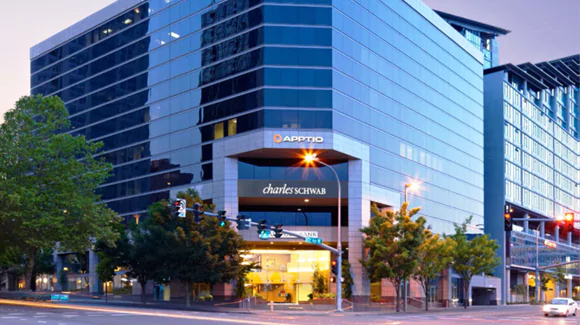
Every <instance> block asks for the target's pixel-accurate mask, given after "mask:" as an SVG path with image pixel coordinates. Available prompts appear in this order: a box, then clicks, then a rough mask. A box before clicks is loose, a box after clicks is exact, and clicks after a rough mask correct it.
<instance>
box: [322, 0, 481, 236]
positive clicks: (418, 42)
mask: <svg viewBox="0 0 580 325" xmlns="http://www.w3.org/2000/svg"><path fill="white" fill-rule="evenodd" d="M332 4H333V6H334V8H333V9H334V10H333V12H332V14H333V16H332V23H333V27H334V29H333V31H332V33H333V34H332V41H333V43H332V46H333V57H332V59H333V65H332V66H333V68H334V71H333V88H334V93H333V108H334V110H335V113H334V115H333V129H334V130H335V131H336V132H340V133H343V134H345V135H347V136H350V137H352V138H355V139H357V140H358V141H361V142H363V143H366V144H368V145H369V146H370V163H371V167H370V179H371V183H372V184H373V185H376V186H378V187H383V188H387V189H391V190H395V191H397V192H402V190H403V188H404V184H405V183H408V182H409V181H410V180H413V179H416V180H419V182H421V185H420V188H419V190H417V191H414V192H413V193H412V194H411V195H409V201H410V204H411V205H412V206H421V207H422V210H421V213H422V214H424V215H425V217H426V218H427V219H428V221H429V223H430V224H431V225H432V226H433V229H434V230H435V231H438V232H449V231H452V230H453V222H462V221H464V220H465V219H466V218H467V217H469V216H470V215H473V217H474V220H473V223H475V224H478V223H483V79H482V71H483V66H482V63H481V62H480V61H478V60H476V59H475V58H474V57H472V56H471V55H470V54H469V53H468V52H467V51H466V50H465V49H464V48H462V47H461V46H459V45H458V44H457V43H455V42H454V41H452V40H451V38H449V37H448V36H446V35H445V34H443V33H442V32H441V31H440V30H439V29H437V27H435V26H434V25H433V24H432V23H431V22H429V21H428V20H427V19H425V18H424V17H423V16H421V15H419V14H418V13H417V12H416V11H414V9H413V8H411V7H410V6H409V5H407V4H406V3H405V2H404V1H388V2H387V1H363V2H355V1H333V2H332ZM379 31H380V32H379Z"/></svg>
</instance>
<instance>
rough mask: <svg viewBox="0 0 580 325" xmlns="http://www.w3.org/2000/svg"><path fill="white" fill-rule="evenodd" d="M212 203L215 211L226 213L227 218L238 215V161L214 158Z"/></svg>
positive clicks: (228, 158)
mask: <svg viewBox="0 0 580 325" xmlns="http://www.w3.org/2000/svg"><path fill="white" fill-rule="evenodd" d="M213 186H214V188H213V203H214V204H215V205H216V210H225V211H227V214H228V216H233V217H235V216H237V215H238V159H237V158H230V157H219V158H217V157H214V161H213Z"/></svg>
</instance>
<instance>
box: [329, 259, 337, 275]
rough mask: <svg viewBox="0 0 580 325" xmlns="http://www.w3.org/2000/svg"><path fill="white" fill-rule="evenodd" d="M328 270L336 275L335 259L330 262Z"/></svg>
mask: <svg viewBox="0 0 580 325" xmlns="http://www.w3.org/2000/svg"><path fill="white" fill-rule="evenodd" d="M330 270H331V271H332V274H334V275H336V260H332V261H331V262H330Z"/></svg>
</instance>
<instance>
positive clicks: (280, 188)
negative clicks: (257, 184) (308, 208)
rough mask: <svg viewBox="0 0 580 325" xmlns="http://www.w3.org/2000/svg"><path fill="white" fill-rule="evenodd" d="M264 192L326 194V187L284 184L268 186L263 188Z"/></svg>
mask: <svg viewBox="0 0 580 325" xmlns="http://www.w3.org/2000/svg"><path fill="white" fill-rule="evenodd" d="M262 193H264V194H283V195H292V194H295V195H296V194H297V195H326V188H325V187H291V186H288V184H284V186H272V184H268V186H266V187H264V189H263V190H262Z"/></svg>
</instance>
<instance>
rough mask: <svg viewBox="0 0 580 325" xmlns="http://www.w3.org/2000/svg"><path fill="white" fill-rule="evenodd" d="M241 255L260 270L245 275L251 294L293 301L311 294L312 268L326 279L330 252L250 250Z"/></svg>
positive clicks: (279, 300)
mask: <svg viewBox="0 0 580 325" xmlns="http://www.w3.org/2000/svg"><path fill="white" fill-rule="evenodd" d="M244 258H245V259H246V260H247V261H250V262H254V263H257V264H258V265H260V267H261V269H256V270H254V272H251V273H250V274H248V285H249V286H250V287H251V290H252V292H253V294H255V295H258V296H261V297H262V298H264V299H265V300H266V301H274V302H289V303H297V302H300V301H308V295H309V294H310V293H312V276H313V274H314V269H315V268H317V267H318V269H319V270H320V271H321V272H322V274H323V275H324V277H325V278H326V279H328V278H329V266H330V252H328V251H316V250H312V251H308V250H251V251H250V252H249V253H248V255H245V256H244Z"/></svg>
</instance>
